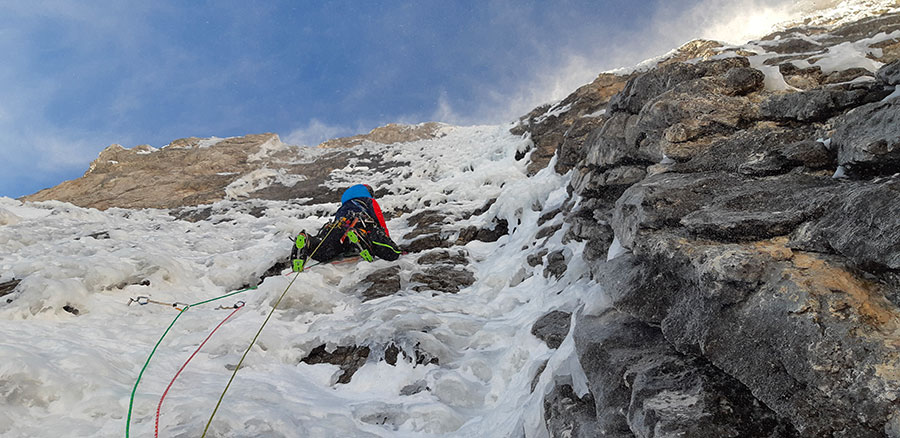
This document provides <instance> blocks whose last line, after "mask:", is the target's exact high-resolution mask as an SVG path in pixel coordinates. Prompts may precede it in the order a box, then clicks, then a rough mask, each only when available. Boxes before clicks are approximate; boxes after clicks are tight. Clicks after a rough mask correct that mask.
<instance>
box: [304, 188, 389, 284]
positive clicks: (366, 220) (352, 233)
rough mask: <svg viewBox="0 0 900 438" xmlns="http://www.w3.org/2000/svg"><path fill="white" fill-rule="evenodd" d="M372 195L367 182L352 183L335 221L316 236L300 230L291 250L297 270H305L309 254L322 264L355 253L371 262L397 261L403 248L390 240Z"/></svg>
mask: <svg viewBox="0 0 900 438" xmlns="http://www.w3.org/2000/svg"><path fill="white" fill-rule="evenodd" d="M372 194H373V190H372V187H370V186H369V185H367V184H357V185H355V186H351V187H350V188H348V189H347V190H344V194H343V195H342V196H341V207H340V208H339V209H338V211H337V212H336V213H335V214H334V220H333V221H331V222H329V223H327V224H325V226H323V227H322V228H321V229H320V230H319V233H318V234H317V235H315V236H310V235H308V234H307V233H306V230H303V231H301V232H300V234H298V235H297V238H296V239H295V240H294V247H293V250H292V251H291V261H292V264H293V269H294V271H295V272H299V271H302V270H303V268H304V266H305V265H306V261H307V259H308V258H310V257H311V258H312V259H313V260H316V261H318V262H321V263H328V262H330V261H333V260H336V259H338V258H342V257H353V256H359V257H360V258H362V259H363V260H365V261H368V262H371V261H374V258H375V257H378V258H380V259H384V260H390V261H393V260H397V258H398V257H400V254H401V251H400V249H399V247H398V246H397V244H396V243H394V241H393V240H391V236H390V233H389V232H388V229H387V225H385V223H384V215H382V213H381V207H380V206H379V205H378V202H377V201H375V198H374V197H373V196H372Z"/></svg>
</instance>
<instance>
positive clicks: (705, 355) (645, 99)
mask: <svg viewBox="0 0 900 438" xmlns="http://www.w3.org/2000/svg"><path fill="white" fill-rule="evenodd" d="M898 23H900V14H896V13H894V14H888V15H884V16H881V17H873V18H866V19H863V20H861V21H857V22H852V23H847V24H842V25H841V26H838V27H833V26H832V27H829V26H828V25H827V24H823V25H822V26H820V27H804V26H800V27H797V28H794V29H789V30H786V31H784V32H780V33H779V34H776V35H773V36H770V37H767V38H764V39H763V40H761V41H759V42H756V44H755V46H754V45H748V46H746V47H745V48H733V47H731V48H727V47H716V46H715V45H711V46H708V47H707V48H706V49H707V50H708V53H707V54H705V55H698V56H696V57H694V58H693V59H684V58H682V59H668V60H663V61H662V62H659V63H658V64H657V65H656V66H655V67H653V68H651V69H649V70H646V71H644V72H637V73H634V74H632V75H630V76H628V77H627V78H624V79H625V80H626V81H627V82H626V83H625V84H624V86H623V87H621V91H620V92H618V93H617V94H615V95H614V96H611V97H610V98H609V99H608V100H607V101H606V102H605V103H604V104H603V106H602V109H603V110H605V111H604V113H603V114H602V115H601V116H599V117H598V118H599V120H597V121H596V123H595V124H594V125H593V126H592V129H591V130H590V131H589V132H587V133H586V134H585V133H583V132H577V134H576V133H575V132H574V131H569V129H568V128H569V126H572V120H574V119H575V117H570V120H569V121H566V120H565V119H566V117H568V116H567V115H566V114H565V113H563V112H560V114H553V116H554V117H556V118H555V119H553V122H552V123H551V124H549V125H548V124H547V122H546V120H549V119H550V117H549V116H546V115H547V114H548V113H549V112H550V111H549V110H552V109H553V108H549V109H546V108H545V109H541V108H539V109H537V110H535V113H532V115H530V116H529V117H528V118H527V120H528V121H530V123H523V127H524V128H520V129H527V128H531V131H530V132H531V133H532V138H534V139H535V144H547V143H551V142H550V141H549V140H543V137H542V136H547V135H553V134H552V133H554V132H557V133H562V134H561V135H560V136H559V137H558V138H556V139H554V140H553V141H552V143H553V144H556V145H562V144H565V142H566V141H568V140H569V138H568V136H572V140H573V141H582V143H581V147H580V148H576V149H574V150H566V149H565V148H562V147H559V146H557V150H556V157H557V163H568V164H567V165H566V166H562V167H560V166H559V165H558V167H557V169H556V170H557V171H560V172H563V171H568V169H569V168H571V169H573V171H574V173H573V177H572V180H571V186H570V192H571V193H572V198H571V201H570V202H569V203H568V204H567V209H566V211H565V216H566V219H565V220H566V223H567V224H568V227H567V228H566V232H565V239H566V240H578V241H584V242H585V243H586V245H585V249H584V252H583V256H584V258H585V259H586V260H587V261H588V262H589V264H590V266H591V275H592V277H593V279H594V280H595V281H596V282H597V284H598V286H599V287H600V288H602V290H603V293H604V295H605V296H606V298H607V299H608V300H609V302H610V303H611V307H610V308H607V309H606V310H604V311H601V312H599V313H595V314H589V313H584V312H578V313H576V315H575V316H574V317H573V319H574V324H575V330H574V337H575V339H574V341H575V346H576V354H577V355H578V359H579V361H580V363H581V365H582V368H583V369H584V371H585V374H586V377H587V379H588V386H589V390H590V392H589V393H588V394H574V393H573V392H572V388H571V387H570V386H568V384H567V383H565V382H563V383H560V386H557V387H556V388H555V389H554V390H553V391H552V392H551V393H550V394H549V395H547V400H557V401H559V403H563V404H564V405H565V406H568V408H566V409H563V407H565V406H552V405H549V404H548V405H545V418H546V419H547V426H548V430H550V431H551V435H553V436H568V435H567V434H571V433H580V432H579V431H581V430H590V431H599V432H596V433H599V434H603V436H613V437H660V436H689V437H706V436H741V437H755V436H759V437H794V436H799V437H883V436H888V437H900V401H898V400H900V245H898V244H897V242H898V241H900V231H897V230H898V228H900V223H898V219H897V218H898V217H900V178H898V175H900V155H898V153H900V152H898V151H900V146H898V144H900V125H898V124H897V121H898V117H900V113H898V107H900V100H898V99H896V98H895V97H894V96H896V94H892V93H895V90H896V86H897V84H898V82H900V80H898V79H897V69H898V63H897V62H896V52H894V51H892V49H888V48H889V47H893V44H895V43H896V41H894V39H891V38H889V37H885V35H890V34H891V32H893V31H895V30H897V29H900V27H898V26H900V24H898ZM879 35H880V36H879ZM863 44H869V47H870V48H872V49H873V50H872V53H873V56H872V57H870V59H859V60H857V62H856V65H855V66H854V65H850V66H844V67H841V66H843V65H844V64H845V63H846V62H844V64H842V63H840V62H831V61H829V56H832V55H833V54H834V51H832V50H831V49H832V48H834V47H836V46H838V45H843V46H842V47H848V46H850V45H855V46H856V47H859V46H861V45H863ZM698 45H699V44H694V46H698ZM874 49H878V50H874ZM876 55H877V56H876ZM875 60H877V62H876V61H875ZM841 61H846V58H841ZM870 62H871V64H870ZM851 64H852V63H851ZM780 80H783V81H784V82H783V83H781V84H782V85H779V83H780V82H779V81H780ZM573 96H574V95H573ZM572 99H574V98H573V97H572V96H570V99H567V100H568V101H571V100H572ZM538 113H540V114H543V115H544V116H545V117H544V119H541V121H543V122H544V124H541V123H535V122H536V121H537V120H538V119H537V118H536V117H534V116H535V115H536V114H538ZM576 114H577V113H576ZM576 114H573V116H575V115H576ZM580 116H581V115H580V114H577V117H579V118H580ZM567 123H568V125H567ZM548 133H549V134H548ZM542 141H543V143H540V142H542ZM533 157H534V155H533ZM532 159H533V160H534V158H532ZM833 176H834V177H833ZM576 201H577V202H576ZM576 205H577V208H576V209H572V208H571V207H572V206H576ZM617 248H618V249H617ZM608 259H609V260H608ZM588 307H592V306H588ZM593 308H596V306H593ZM552 315H554V314H550V315H548V317H547V319H546V320H547V321H552ZM567 323H568V321H567ZM541 330H542V331H546V330H548V328H547V324H546V323H542V325H541ZM584 400H592V401H593V409H589V408H586V407H584V405H583V401H584Z"/></svg>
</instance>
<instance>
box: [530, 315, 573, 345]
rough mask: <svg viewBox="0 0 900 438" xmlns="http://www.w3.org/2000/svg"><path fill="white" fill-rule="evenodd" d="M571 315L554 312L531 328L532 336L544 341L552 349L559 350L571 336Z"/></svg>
mask: <svg viewBox="0 0 900 438" xmlns="http://www.w3.org/2000/svg"><path fill="white" fill-rule="evenodd" d="M571 316H572V314H571V313H568V312H563V311H561V310H554V311H552V312H550V313H548V314H546V315H544V316H542V317H540V319H538V320H537V321H536V322H535V323H534V325H533V326H531V334H533V335H534V336H535V337H537V338H538V339H540V340H542V341H544V343H546V344H547V346H548V347H550V348H559V346H560V345H561V344H562V342H563V339H565V338H566V335H567V334H569V324H570V320H571Z"/></svg>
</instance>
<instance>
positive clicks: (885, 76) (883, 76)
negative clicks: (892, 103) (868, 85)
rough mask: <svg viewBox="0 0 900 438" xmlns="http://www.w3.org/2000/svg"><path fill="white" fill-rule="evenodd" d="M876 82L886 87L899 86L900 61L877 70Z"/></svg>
mask: <svg viewBox="0 0 900 438" xmlns="http://www.w3.org/2000/svg"><path fill="white" fill-rule="evenodd" d="M876 76H877V77H878V80H879V81H881V82H882V83H884V84H887V85H898V84H900V60H898V61H894V62H892V63H890V64H887V65H885V66H884V67H881V68H880V69H878V72H877V74H876Z"/></svg>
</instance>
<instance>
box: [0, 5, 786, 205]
mask: <svg viewBox="0 0 900 438" xmlns="http://www.w3.org/2000/svg"><path fill="white" fill-rule="evenodd" d="M792 3H793V2H785V1H782V0H752V1H750V2H749V3H748V2H737V1H726V0H702V1H700V0H648V1H640V0H605V1H587V0H560V1H529V0H481V1H446V0H444V1H415V2H413V1H410V2H381V1H363V0H359V1H249V0H244V1H208V2H204V1H152V2H146V1H130V0H128V1H126V0H121V1H90V0H86V1H79V2H73V1H69V0H55V1H39V0H32V1H17V0H0V53H2V56H3V60H2V62H0V157H2V159H0V163H2V164H0V166H2V167H0V196H10V197H18V196H22V195H26V194H30V193H33V192H36V191H38V190H40V189H42V188H46V187H51V186H53V185H56V184H58V183H60V182H62V181H63V180H66V179H73V178H77V177H79V176H81V174H83V173H84V171H85V170H87V167H88V165H89V163H90V162H91V161H92V160H93V159H94V158H96V156H97V154H98V153H99V152H100V151H101V150H103V148H105V147H106V146H108V145H109V144H112V143H118V144H122V145H124V146H125V147H133V146H136V145H139V144H150V145H152V146H155V147H161V146H164V145H165V144H168V143H169V142H171V141H172V140H175V139H178V138H182V137H190V136H197V137H210V136H217V137H227V136H239V135H245V134H254V133H262V132H275V133H278V134H279V135H280V136H281V137H282V139H283V140H284V141H286V142H288V143H291V144H309V145H315V144H318V143H319V142H321V141H323V140H325V139H328V138H333V137H338V136H345V135H353V134H357V133H362V132H367V131H369V130H371V129H372V128H374V127H376V126H380V125H383V124H386V123H391V122H404V123H418V122H425V121H432V120H436V121H443V122H448V123H454V124H484V123H502V122H507V121H512V120H514V119H516V118H517V117H518V116H520V115H522V114H525V113H527V112H528V111H530V110H531V109H532V108H533V107H535V106H537V105H539V104H541V103H543V102H547V101H551V100H554V99H560V98H562V97H565V96H566V95H567V94H568V93H570V92H571V91H574V89H575V88H577V87H578V86H579V85H582V84H584V83H587V82H590V81H591V80H592V79H593V78H594V77H595V76H596V74H597V73H599V72H601V71H603V70H608V69H612V68H617V67H621V66H631V65H633V64H635V63H637V62H639V61H641V60H643V59H646V58H648V57H652V56H657V55H660V54H662V53H665V52H667V51H669V50H670V49H673V48H676V47H677V46H679V45H680V44H682V43H684V42H687V41H689V40H691V39H693V38H697V37H702V36H706V37H710V36H713V37H718V38H729V37H732V38H733V37H735V36H736V35H737V38H740V37H741V36H742V34H740V31H743V30H747V29H744V28H746V27H747V26H750V25H751V24H752V25H754V26H758V25H760V23H762V24H766V23H768V24H771V23H770V22H774V21H778V20H780V19H782V18H784V14H786V13H789V12H790V11H789V10H788V9H790V7H789V6H784V5H789V4H792ZM786 11H787V12H786ZM751 15H752V17H755V18H754V19H753V20H750V19H748V17H750V16H751ZM729 23H730V24H729ZM735 23H739V24H740V27H741V30H740V31H738V30H735V28H734V25H735ZM723 26H724V27H723ZM729 26H730V27H729ZM750 30H752V29H750Z"/></svg>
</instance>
